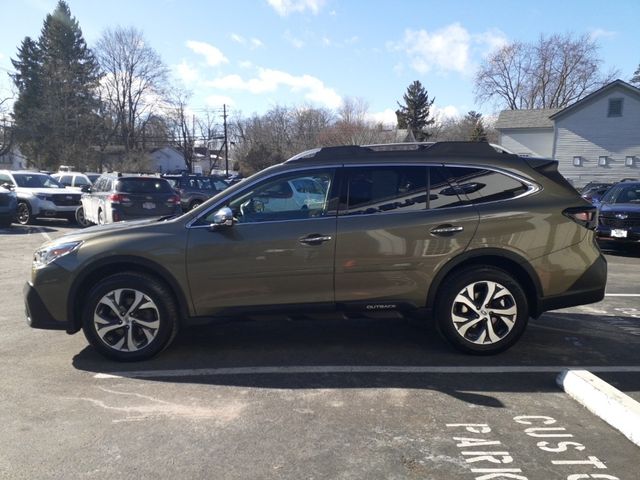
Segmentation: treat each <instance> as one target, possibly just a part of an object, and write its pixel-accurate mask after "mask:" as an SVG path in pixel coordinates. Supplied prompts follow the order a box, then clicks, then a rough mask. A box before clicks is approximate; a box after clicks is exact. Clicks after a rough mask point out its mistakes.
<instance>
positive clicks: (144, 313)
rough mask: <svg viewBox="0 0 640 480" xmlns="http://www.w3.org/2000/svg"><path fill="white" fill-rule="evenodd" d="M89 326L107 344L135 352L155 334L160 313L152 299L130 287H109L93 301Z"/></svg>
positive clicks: (110, 346)
mask: <svg viewBox="0 0 640 480" xmlns="http://www.w3.org/2000/svg"><path fill="white" fill-rule="evenodd" d="M93 326H94V328H95V331H96V333H97V334H98V337H99V338H100V339H101V340H102V342H103V343H104V344H105V345H106V346H108V347H109V348H111V349H113V350H116V351H119V352H135V351H138V350H141V349H143V348H145V347H147V346H148V345H150V344H151V343H152V342H153V341H154V340H155V338H156V337H157V335H158V329H159V328H160V313H159V311H158V307H157V306H156V304H155V303H154V301H153V300H152V299H151V298H150V297H149V296H148V295H146V294H144V293H143V292H141V291H139V290H135V289H132V288H120V289H117V290H112V291H110V292H108V293H107V294H106V295H104V296H103V297H102V298H101V299H100V300H99V301H98V303H97V305H96V307H95V309H94V314H93Z"/></svg>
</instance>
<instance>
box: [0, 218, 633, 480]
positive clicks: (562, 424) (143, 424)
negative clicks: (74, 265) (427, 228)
mask: <svg viewBox="0 0 640 480" xmlns="http://www.w3.org/2000/svg"><path fill="white" fill-rule="evenodd" d="M70 229H71V228H70V227H69V226H68V225H67V224H66V223H65V222H58V221H49V222H44V221H43V222H41V223H39V224H38V225H36V226H32V227H20V226H14V227H12V228H11V229H5V230H0V265H1V266H2V275H0V291H1V292H2V295H1V297H0V298H1V300H0V303H1V304H2V305H3V308H2V309H1V310H0V322H1V325H2V327H3V328H2V332H3V333H2V335H0V359H1V360H2V361H1V362H0V374H1V375H2V379H3V380H2V388H1V389H0V399H1V400H0V407H1V408H0V425H2V429H1V430H0V478H10V479H40V478H43V479H44V478H46V479H57V478H60V479H71V478H96V479H106V478H120V479H128V478H135V479H147V478H149V479H151V478H154V479H155V478H181V479H182V478H185V479H186V478H204V479H247V478H251V479H271V478H286V479H296V480H298V479H352V478H353V479H378V478H380V479H405V478H408V479H434V480H443V479H444V480H447V479H483V480H489V479H506V478H513V479H530V480H534V479H536V480H551V479H567V480H580V479H587V478H600V479H616V478H617V479H637V478H638V473H637V463H638V459H640V448H639V447H638V446H636V445H634V444H633V443H631V442H630V441H629V440H627V439H626V438H625V437H624V436H623V435H622V434H620V433H619V432H618V431H616V430H615V429H613V428H612V427H610V426H609V425H608V424H606V423H604V422H603V421H602V420H600V419H599V418H598V417H596V416H594V415H593V414H591V413H590V412H589V411H587V410H586V409H585V408H584V407H582V406H581V405H580V404H578V403H577V402H576V401H574V400H573V399H572V398H570V397H569V396H568V395H567V394H565V393H564V392H563V391H562V390H561V389H560V388H559V387H558V386H557V385H556V381H555V379H556V377H557V374H558V373H559V372H560V371H561V370H562V369H564V368H571V367H587V368H588V369H590V370H591V371H593V372H594V373H595V374H596V375H598V376H600V377H601V378H603V379H605V380H606V381H608V382H610V383H611V384H613V385H615V386H616V387H617V388H619V389H621V390H622V391H624V392H625V393H627V394H628V395H630V396H631V397H633V398H635V399H636V400H640V355H638V351H640V282H638V279H639V276H638V271H639V269H640V250H636V251H625V252H622V251H616V252H611V253H608V254H607V259H608V261H609V275H610V276H609V282H608V288H607V297H606V298H605V300H604V301H603V302H600V303H598V304H593V305H588V306H584V307H579V308H574V309H567V310H562V311H558V312H552V313H547V314H545V315H543V316H542V317H541V318H540V319H538V320H536V321H532V322H531V323H530V324H529V327H528V330H527V332H526V333H525V335H524V336H523V338H522V339H521V340H520V342H519V344H517V345H516V346H515V347H514V348H512V349H511V350H509V351H508V352H506V353H504V354H501V355H499V356H494V357H487V358H478V357H470V356H464V355H461V354H458V353H457V352H455V351H453V350H452V349H450V348H449V347H448V346H447V345H445V344H444V343H443V341H442V340H441V339H440V338H439V337H438V336H437V334H436V332H435V329H433V328H432V327H430V326H428V325H427V326H418V325H415V324H414V323H413V322H408V321H406V320H404V319H377V320H370V319H362V318H354V319H338V318H326V319H323V320H319V319H316V320H310V319H297V320H296V319H287V318H279V317H274V318H270V319H262V320H260V321H256V320H252V319H248V320H247V321H243V322H235V323H229V324H224V325H216V326H206V327H198V328H192V329H189V330H185V331H183V332H181V334H180V335H179V337H178V339H177V341H176V342H175V343H174V344H173V346H172V347H171V348H170V349H169V350H167V351H166V352H164V353H163V354H161V356H159V357H158V358H156V359H154V360H151V361H148V362H141V363H137V364H117V363H113V362H109V361H107V360H105V359H103V358H102V357H100V356H99V355H98V354H97V353H96V352H95V351H94V350H93V349H92V348H90V347H88V346H87V343H86V341H85V339H84V337H83V336H82V334H78V335H74V336H68V335H66V334H64V333H63V332H49V331H37V330H32V329H29V328H28V327H27V326H26V323H25V320H24V306H23V301H22V286H23V284H24V282H25V281H26V279H27V277H28V274H29V269H30V263H31V257H32V254H33V251H34V250H35V249H36V248H37V247H38V246H39V245H40V244H41V243H42V242H43V241H45V237H49V238H55V237H57V236H59V235H62V234H63V233H65V232H67V231H70Z"/></svg>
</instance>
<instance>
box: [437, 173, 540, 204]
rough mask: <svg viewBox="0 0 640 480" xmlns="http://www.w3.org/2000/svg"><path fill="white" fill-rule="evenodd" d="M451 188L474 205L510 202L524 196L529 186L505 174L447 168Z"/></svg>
mask: <svg viewBox="0 0 640 480" xmlns="http://www.w3.org/2000/svg"><path fill="white" fill-rule="evenodd" d="M446 171H447V172H448V180H449V183H450V184H451V188H452V189H453V190H454V191H455V193H456V194H458V195H459V196H460V197H461V198H465V197H466V198H468V199H469V200H470V201H471V202H472V203H476V204H477V203H487V202H495V201H498V200H508V199H510V198H515V197H517V196H519V195H522V194H523V193H525V192H526V191H527V190H528V187H527V185H525V184H524V183H522V182H521V181H519V180H516V179H515V178H513V177H510V176H508V175H505V174H503V173H499V172H494V171H492V170H485V169H482V168H471V167H447V168H446Z"/></svg>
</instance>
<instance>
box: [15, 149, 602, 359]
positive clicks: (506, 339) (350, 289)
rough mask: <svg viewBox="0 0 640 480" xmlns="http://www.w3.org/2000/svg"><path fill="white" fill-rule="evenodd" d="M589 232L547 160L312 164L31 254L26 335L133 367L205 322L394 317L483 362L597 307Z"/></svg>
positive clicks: (365, 153)
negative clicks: (564, 314)
mask: <svg viewBox="0 0 640 480" xmlns="http://www.w3.org/2000/svg"><path fill="white" fill-rule="evenodd" d="M596 222H597V218H596V211H595V209H594V207H593V206H591V204H589V203H588V202H586V201H585V200H583V199H582V198H580V195H579V194H578V193H577V192H576V191H575V190H574V189H573V187H571V185H569V183H568V182H566V180H564V178H563V177H562V176H561V175H560V174H559V173H558V171H557V162H555V161H553V160H543V159H532V158H522V157H518V156H516V155H511V154H508V153H505V152H501V151H498V150H496V149H494V148H492V147H491V146H490V145H488V144H484V143H479V144H478V143H456V142H446V143H435V144H403V145H390V146H389V145H383V146H362V147H361V146H347V147H330V148H321V149H316V150H311V151H307V152H304V153H302V154H300V155H297V156H295V157H293V158H291V159H290V160H288V161H286V162H284V163H282V164H280V165H276V166H273V167H270V168H267V169H266V170H263V171H262V172H260V173H258V174H256V175H254V176H252V177H250V178H248V179H246V180H245V181H243V182H241V183H238V184H236V185H234V186H232V187H231V188H229V189H228V190H225V191H224V192H221V193H220V194H218V195H217V196H215V197H213V198H211V199H210V200H208V201H207V202H206V203H204V204H203V205H201V206H200V207H198V208H196V209H194V210H192V211H190V212H188V213H186V214H184V215H182V216H179V217H173V218H159V219H157V218H156V219H151V220H142V221H135V222H120V223H116V224H112V225H106V226H98V227H92V228H89V229H86V230H83V231H81V232H78V233H71V234H68V235H65V236H63V237H61V238H58V239H56V240H54V241H52V242H49V243H46V244H44V245H43V246H42V247H41V248H40V249H39V250H38V251H37V252H36V253H35V257H34V261H33V269H32V275H31V280H30V281H29V282H28V283H27V285H26V286H25V299H26V311H27V321H28V323H29V325H31V326H32V327H34V328H44V329H59V330H66V331H67V333H70V334H72V333H76V332H78V331H79V330H81V329H82V330H83V331H84V334H85V335H86V337H87V339H88V340H89V342H90V343H91V344H92V345H93V346H94V347H95V348H96V349H97V350H98V351H100V352H101V353H102V354H104V355H106V356H107V357H109V358H112V359H115V360H122V361H132V360H142V359H147V358H149V357H152V356H153V355H155V354H157V353H158V352H160V351H161V350H163V349H164V348H166V347H167V346H168V345H169V344H170V343H171V341H172V340H173V338H174V337H175V335H176V333H177V332H178V329H179V328H180V327H182V326H185V325H189V324H193V323H203V322H207V321H211V320H213V319H216V318H229V317H233V316H239V315H247V314H259V313H276V312H278V313H283V314H286V313H288V312H293V311H295V312H298V313H299V312H301V311H303V312H305V311H306V312H311V313H316V312H319V311H326V310H342V311H349V312H352V313H356V314H357V312H362V313H365V312H369V313H370V312H376V311H387V310H394V311H399V312H402V313H404V314H407V315H412V316H418V317H420V318H424V319H425V320H427V319H430V318H431V319H433V320H434V321H435V322H436V324H437V326H438V329H439V331H440V332H441V333H442V335H443V336H444V337H445V338H446V339H447V340H448V341H449V342H450V343H452V344H453V345H454V346H455V347H457V348H458V349H460V350H463V351H465V352H469V353H475V354H491V353H496V352H500V351H502V350H505V349H506V348H509V347H510V346H512V345H513V344H514V343H515V342H516V341H517V339H518V338H519V337H520V336H521V335H522V333H523V331H524V329H525V327H526V325H527V321H528V319H529V318H530V317H534V318H535V317H538V316H539V315H540V314H542V313H543V312H545V311H547V310H552V309H557V308H563V307H569V306H574V305H581V304H586V303H592V302H597V301H599V300H601V299H602V298H603V296H604V290H605V283H606V275H607V266H606V261H605V259H604V257H603V256H602V255H601V253H600V251H599V249H598V247H597V245H596V242H595V239H594V228H595V225H596Z"/></svg>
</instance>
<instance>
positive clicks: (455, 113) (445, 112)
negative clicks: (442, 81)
mask: <svg viewBox="0 0 640 480" xmlns="http://www.w3.org/2000/svg"><path fill="white" fill-rule="evenodd" d="M430 113H431V116H432V117H433V118H436V119H438V120H444V119H446V118H457V117H459V116H460V110H459V109H458V108H457V107H454V106H453V105H447V106H444V107H438V106H437V105H433V106H432V107H431V110H430Z"/></svg>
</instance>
